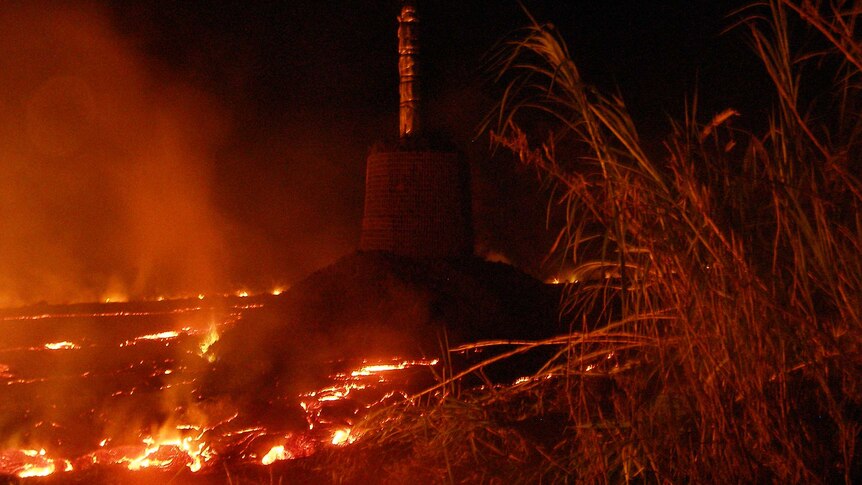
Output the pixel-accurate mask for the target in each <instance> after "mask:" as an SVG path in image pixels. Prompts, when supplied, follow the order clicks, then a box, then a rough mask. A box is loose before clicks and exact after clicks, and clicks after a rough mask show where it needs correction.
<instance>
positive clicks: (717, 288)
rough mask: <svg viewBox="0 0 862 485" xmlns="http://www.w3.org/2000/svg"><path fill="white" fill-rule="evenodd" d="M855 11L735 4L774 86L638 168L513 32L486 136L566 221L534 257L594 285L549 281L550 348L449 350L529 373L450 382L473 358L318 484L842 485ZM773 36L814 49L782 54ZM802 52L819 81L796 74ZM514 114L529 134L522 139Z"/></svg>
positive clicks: (849, 424)
mask: <svg viewBox="0 0 862 485" xmlns="http://www.w3.org/2000/svg"><path fill="white" fill-rule="evenodd" d="M860 14H862V8H860V5H859V2H846V1H841V0H834V1H833V2H831V3H827V2H820V1H810V0H769V1H768V2H764V3H762V4H757V5H754V6H752V7H751V8H749V9H746V10H744V11H741V12H739V13H738V17H739V19H740V21H739V23H738V24H737V25H736V26H735V28H740V29H746V30H747V33H748V36H749V37H750V39H751V43H752V45H753V46H754V50H755V52H756V54H757V55H758V56H759V57H760V58H761V59H762V61H763V65H764V67H765V69H766V71H767V72H768V74H769V76H770V77H771V79H772V81H773V83H774V86H775V99H776V105H775V107H774V111H773V115H772V116H771V120H770V121H769V123H768V126H765V127H764V128H763V130H762V131H761V132H756V133H752V132H742V131H739V130H736V129H734V128H733V127H732V119H733V117H734V116H735V115H736V112H735V111H734V110H732V109H728V110H727V111H725V112H723V113H721V114H719V115H718V116H715V117H714V118H712V119H711V120H708V121H704V120H702V119H701V118H700V116H699V113H698V112H697V109H696V106H692V107H691V108H690V109H689V114H688V116H686V117H685V119H683V120H679V121H677V122H675V123H674V124H673V129H672V132H671V133H670V134H669V136H668V138H667V140H666V142H665V147H666V153H665V154H664V155H663V156H661V157H654V156H651V155H649V154H648V153H647V152H646V151H645V150H644V148H643V144H642V143H641V140H640V139H639V137H638V133H637V130H636V126H635V123H634V122H633V121H632V119H631V117H630V116H629V114H628V113H627V110H626V107H625V105H624V103H623V101H622V99H621V98H620V97H617V96H608V95H605V94H603V93H600V92H598V91H597V90H595V89H593V88H591V87H590V86H588V85H586V84H585V83H584V82H583V80H582V78H581V76H580V74H579V72H578V69H577V67H576V66H575V65H574V63H573V62H572V60H571V57H570V56H569V53H568V52H567V49H566V46H565V44H564V42H563V41H562V39H561V38H560V37H559V36H558V34H557V33H556V32H555V31H554V29H553V27H551V26H549V25H540V24H539V23H538V22H536V21H535V20H533V22H532V25H531V26H530V27H529V28H527V29H526V31H525V33H524V35H523V37H522V38H520V39H518V40H515V41H512V42H510V43H508V44H507V46H506V48H505V49H504V50H503V51H502V52H501V54H500V56H499V57H498V58H497V61H499V65H500V67H501V72H502V73H504V74H501V75H504V76H506V78H507V79H510V82H509V84H508V88H507V89H506V92H505V97H504V99H503V100H502V102H501V104H500V111H499V116H497V115H495V116H494V119H495V120H496V122H497V128H496V130H495V132H496V134H494V135H492V136H493V137H494V139H495V140H496V141H497V142H499V143H500V144H501V145H502V146H504V147H506V148H508V149H510V150H511V151H512V152H514V153H515V154H517V155H518V156H519V157H520V158H521V160H522V161H523V162H524V163H526V164H529V165H531V166H533V167H535V168H536V169H537V170H538V172H539V173H540V174H541V175H542V176H543V177H544V178H545V180H547V182H548V184H549V186H550V187H551V189H552V192H553V196H552V197H553V200H554V201H558V202H559V203H560V207H561V208H562V209H563V210H564V211H565V214H566V223H565V225H564V227H562V229H561V231H560V236H559V242H558V246H557V248H556V250H557V251H559V252H560V254H563V255H565V257H566V258H568V259H569V260H570V261H572V262H573V263H574V264H576V265H577V266H578V267H579V274H581V275H593V276H594V277H592V278H586V279H585V280H583V281H581V282H580V283H577V284H571V285H569V286H568V291H567V292H566V296H565V297H564V299H563V305H562V307H563V308H562V316H563V321H564V322H566V323H568V324H569V326H570V331H569V332H567V333H565V334H564V335H561V336H559V337H556V338H552V339H548V340H545V341H539V342H521V343H514V344H511V343H510V344H508V345H505V346H504V345H503V344H501V343H487V344H482V343H478V344H475V345H473V346H472V347H473V348H478V347H482V346H485V345H487V346H489V347H494V348H501V349H503V350H501V351H500V352H501V353H498V354H497V356H496V357H494V358H493V359H490V360H494V361H495V362H499V361H500V360H504V359H506V358H507V356H509V355H516V354H523V353H528V352H532V351H533V350H535V349H539V348H541V349H546V350H547V349H552V350H553V352H552V357H551V358H549V359H547V360H546V362H544V365H542V366H541V369H540V370H538V371H537V372H535V373H534V374H533V375H532V377H531V378H529V379H522V380H519V381H517V382H516V383H514V384H511V385H492V384H491V383H490V382H489V383H487V385H486V386H484V387H481V388H472V389H471V390H463V389H462V388H461V383H462V381H461V379H462V378H463V377H465V376H466V375H468V374H470V375H474V374H476V373H477V372H481V371H482V369H483V367H484V366H485V365H491V363H490V360H489V361H486V362H484V363H481V364H479V365H477V366H475V367H473V368H471V369H468V370H467V371H465V372H462V373H458V374H456V375H445V376H441V380H440V385H439V386H438V387H436V388H434V389H430V390H428V391H427V392H426V393H424V394H422V395H419V396H415V397H414V399H412V400H410V401H407V402H405V403H402V404H400V405H398V406H395V407H393V408H387V409H385V410H382V411H380V412H378V413H376V414H374V415H372V416H370V417H368V418H367V419H366V420H365V421H364V422H363V423H362V430H363V432H364V433H365V438H364V439H362V440H360V441H359V442H357V443H356V444H355V445H354V446H355V447H356V449H355V453H351V455H352V456H353V457H354V458H353V460H355V461H351V460H346V461H344V463H343V467H342V469H341V470H339V471H338V472H337V474H338V475H337V476H338V477H339V478H340V479H343V480H346V481H352V480H359V479H362V478H363V477H364V478H373V479H374V481H381V480H383V481H387V480H388V481H391V482H399V481H400V480H401V479H402V478H404V477H413V478H414V479H417V477H423V478H425V479H428V480H433V481H445V482H494V481H495V480H496V481H497V482H500V481H501V480H505V481H506V482H507V483H508V482H539V481H541V482H551V483H553V482H568V481H576V482H581V481H586V482H613V483H617V482H630V481H634V482H646V483H676V482H712V483H736V482H780V483H798V482H806V483H826V482H829V483H832V482H836V481H839V482H840V481H844V482H846V483H851V482H854V481H855V482H857V483H858V482H859V481H860V480H862V456H860V453H862V443H860V438H862V435H860V432H862V380H860V376H862V354H860V352H862V314H860V312H862V257H860V254H862V212H860V205H862V184H860V180H859V178H858V177H859V174H860V163H862V143H860V142H862V117H860V115H862V111H860V108H862V97H860V96H859V89H860V87H862V41H860V40H859V39H860V36H859V35H858V32H859V26H858V22H859V21H860V20H862V19H860ZM792 32H799V33H803V34H804V35H808V36H809V37H810V39H814V40H813V41H811V42H809V45H814V46H816V47H815V50H813V51H810V52H796V51H794V50H793V49H792V47H791V46H793V45H795V43H794V42H793V40H792V39H791V33H792ZM813 62H816V63H818V66H819V67H820V69H821V70H822V69H826V68H829V69H831V70H832V72H833V74H834V77H833V79H832V83H831V84H830V85H829V86H828V87H827V88H828V89H820V88H821V87H822V86H820V85H815V86H813V87H812V86H811V85H808V84H806V82H807V77H806V75H807V73H809V72H810V71H808V70H806V69H805V66H806V65H807V64H810V63H813ZM805 93H813V95H811V96H808V95H806V94H805ZM537 113H539V114H541V115H542V116H544V119H545V121H544V125H543V126H552V127H553V130H551V134H550V135H548V136H540V135H539V133H537V131H538V130H531V129H530V128H528V127H529V126H533V125H530V124H529V123H530V121H531V120H535V119H536V114H537ZM596 275H598V277H595V276H596ZM453 350H464V349H453ZM365 460H371V463H372V464H374V465H372V468H373V469H372V470H370V471H369V468H370V467H369V466H368V462H366V461H365ZM351 464H356V465H357V466H351ZM359 465H362V466H359ZM363 470H364V471H363Z"/></svg>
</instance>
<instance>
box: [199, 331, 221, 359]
mask: <svg viewBox="0 0 862 485" xmlns="http://www.w3.org/2000/svg"><path fill="white" fill-rule="evenodd" d="M218 339H219V334H218V329H217V328H216V326H215V325H212V326H210V329H209V332H207V334H206V336H205V337H204V339H203V341H202V342H201V343H200V344H199V345H198V348H200V349H201V353H200V354H199V355H200V356H201V357H206V359H207V360H208V361H210V363H212V362H215V355H214V354H209V353H208V352H209V349H210V347H212V345H213V344H214V343H216V342H218Z"/></svg>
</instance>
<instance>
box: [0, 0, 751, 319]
mask: <svg viewBox="0 0 862 485" xmlns="http://www.w3.org/2000/svg"><path fill="white" fill-rule="evenodd" d="M213 4H214V2H186V1H183V2H177V1H161V0H122V1H120V0H113V1H112V0H104V1H94V2H87V3H81V4H76V5H73V6H62V7H59V6H56V5H55V4H53V3H46V4H44V5H39V6H38V8H37V7H34V6H33V5H26V6H22V5H18V4H13V5H9V4H4V6H3V7H0V8H2V9H3V10H4V12H3V13H5V14H7V15H5V17H6V18H7V19H15V21H14V22H13V21H12V20H8V21H7V25H13V26H14V28H12V29H6V30H7V34H6V35H5V37H4V38H2V39H0V41H2V42H3V43H5V44H6V46H5V51H6V52H5V54H7V55H6V59H7V60H5V61H3V62H4V63H6V65H0V70H12V71H16V72H17V73H16V74H14V75H13V74H9V75H8V76H13V78H12V79H11V80H7V81H9V82H7V85H10V86H12V89H11V90H10V93H8V94H6V95H5V98H4V99H5V103H6V105H7V107H9V106H11V107H13V108H14V107H15V106H20V109H21V113H24V114H22V116H24V117H25V118H27V117H29V118H27V119H28V120H29V119H31V118H32V119H34V120H36V121H29V122H28V123H30V124H28V125H27V126H28V127H26V128H22V130H24V131H26V132H27V133H29V135H27V136H28V137H29V139H30V140H31V141H32V140H36V141H33V143H34V144H38V143H37V142H39V143H41V145H39V147H42V148H39V147H37V148H33V147H29V148H28V147H25V146H22V147H19V149H18V148H16V149H15V150H12V149H10V150H11V151H9V153H11V154H12V155H11V156H8V157H7V159H8V160H13V161H14V162H13V161H7V162H6V163H7V172H10V171H11V172H13V173H14V172H15V170H18V171H19V172H20V171H23V172H27V170H30V169H29V168H26V169H25V168H21V167H31V166H32V165H33V164H32V163H31V161H30V160H31V158H32V157H34V156H36V157H42V158H44V159H45V160H48V159H50V160H49V161H46V162H44V163H45V164H47V165H46V166H47V167H48V168H50V170H48V172H47V173H49V175H50V174H54V172H57V175H56V178H57V180H56V181H55V182H48V183H36V182H34V181H33V180H30V179H38V177H39V176H41V175H43V174H45V173H46V171H45V169H44V167H43V168H42V169H40V170H39V171H38V172H34V173H25V174H24V175H26V176H27V177H29V178H28V180H30V182H28V183H32V184H34V185H33V186H32V187H31V189H32V190H31V191H36V192H37V193H38V192H40V191H44V192H46V193H50V194H53V195H52V196H51V197H56V193H57V191H56V190H51V187H52V185H51V184H52V183H56V184H58V186H62V187H63V188H64V189H63V191H62V193H63V200H62V201H58V200H53V201H52V200H51V197H49V196H48V195H46V196H45V197H42V198H45V199H48V202H40V201H39V200H36V199H40V198H39V197H35V198H34V201H32V203H28V204H26V207H23V208H22V211H23V212H22V213H26V214H32V215H33V217H29V216H28V217H24V216H20V217H10V216H7V217H6V219H5V220H0V225H2V226H3V227H2V228H3V229H5V230H7V233H8V232H9V230H10V229H11V234H12V238H10V239H9V241H11V242H8V243H6V246H4V247H3V248H0V249H4V250H5V251H6V254H7V255H11V256H7V261H5V262H4V261H0V304H2V303H6V304H11V303H15V302H22V301H23V302H27V301H34V300H39V299H47V300H49V301H57V300H60V301H66V300H74V299H80V298H88V297H92V296H97V297H102V296H104V295H105V294H107V293H106V292H110V291H109V290H110V289H111V288H114V289H115V290H116V292H118V293H125V294H131V295H135V296H153V294H155V293H160V292H167V293H177V292H184V291H185V292H196V291H198V289H201V290H210V289H218V288H237V287H240V286H248V287H250V288H251V289H257V290H262V289H266V288H267V287H270V286H273V285H280V284H290V283H291V282H293V281H295V280H296V279H297V278H300V277H302V276H303V275H305V274H307V273H308V272H310V271H313V270H314V269H317V268H319V267H321V266H323V265H325V264H327V263H329V262H331V261H333V260H334V259H336V258H337V257H339V256H341V255H344V254H347V253H348V252H350V251H352V250H353V249H354V248H355V247H356V246H357V243H358V238H359V226H360V221H361V215H362V200H363V199H362V198H363V190H364V187H363V183H364V181H363V178H364V162H365V156H366V155H367V151H368V148H369V147H370V146H371V145H373V144H374V143H375V142H377V141H381V140H384V139H391V138H393V137H394V136H395V135H396V133H397V103H398V100H397V81H398V80H397V69H396V59H397V54H396V20H395V19H396V16H397V13H398V10H399V2H398V1H397V0H367V1H365V0H363V1H354V2H345V1H325V0H317V1H303V2H297V1H283V2H217V4H218V6H213ZM524 4H525V5H526V7H527V8H528V9H529V10H530V11H531V12H532V14H533V15H534V16H535V17H536V18H537V19H538V20H539V21H550V22H553V23H554V24H555V25H556V26H557V28H558V29H559V30H560V31H561V33H562V34H563V36H564V38H565V39H566V40H567V41H568V44H569V47H570V50H571V52H572V55H573V57H574V59H575V61H576V62H577V63H578V65H579V67H580V69H581V72H582V74H583V75H584V77H585V78H586V80H587V81H588V82H591V83H593V84H595V85H597V86H599V87H600V88H602V89H604V90H606V91H615V90H619V92H621V93H622V95H623V97H624V98H625V100H626V102H627V104H628V105H629V106H630V108H631V110H632V112H633V114H634V116H635V118H636V120H638V121H639V122H640V123H641V127H642V134H643V135H644V138H645V139H648V140H649V142H648V143H649V144H651V145H652V146H654V147H660V138H661V136H662V135H663V133H664V132H665V130H666V127H667V126H666V119H667V117H668V115H674V116H676V115H678V114H680V113H681V112H682V110H683V106H684V101H685V99H686V96H687V95H688V97H689V99H690V98H691V95H692V94H693V93H694V91H695V89H696V88H697V90H698V91H699V96H700V99H701V101H702V107H701V111H702V112H703V113H704V115H703V116H704V117H705V118H706V117H708V116H711V115H712V114H714V113H717V112H719V111H721V110H723V109H724V108H726V107H735V108H737V109H740V110H742V112H743V120H745V119H749V120H756V119H758V118H759V117H762V116H763V112H764V111H763V107H764V106H766V105H767V104H766V103H764V102H763V101H764V100H762V99H760V93H761V92H762V91H763V89H764V87H765V82H764V79H763V77H762V73H761V71H760V70H759V69H758V67H757V64H756V62H755V61H754V58H753V56H752V55H751V54H750V52H749V49H748V47H747V46H746V44H745V41H744V38H743V37H742V36H741V34H742V32H741V31H735V32H732V33H730V34H727V35H721V31H722V29H723V28H725V27H726V26H727V25H728V24H729V23H730V21H729V20H728V19H727V18H725V16H726V14H728V13H729V12H730V11H732V10H733V8H735V7H738V6H739V5H740V4H741V2H738V1H731V2H724V1H722V2H716V1H699V0H692V1H662V2H658V1H656V2H651V1H622V0H606V1H571V2H568V1H550V0H525V1H524ZM419 6H420V15H421V16H422V20H423V39H422V42H423V57H424V59H423V61H424V64H423V69H424V71H425V77H424V79H423V82H424V85H423V95H424V97H425V98H426V100H427V105H426V106H427V109H428V111H429V113H430V115H431V120H429V124H431V125H433V127H434V128H435V129H436V130H438V131H442V132H446V133H449V134H450V135H451V137H452V138H453V139H454V140H455V142H456V144H457V145H458V146H459V147H460V148H461V149H462V150H464V151H465V153H467V154H468V157H469V160H470V163H471V169H472V173H473V179H474V192H475V194H474V196H475V201H474V210H475V219H476V233H477V250H478V252H479V253H480V254H494V255H498V256H499V255H501V256H503V257H505V258H507V259H509V260H511V261H513V262H514V263H516V264H517V265H519V266H521V267H523V268H524V269H526V270H528V271H530V272H533V273H534V274H542V273H548V272H549V271H552V269H549V268H542V267H541V257H542V255H543V252H544V251H545V248H546V247H547V244H548V242H549V241H548V240H549V236H548V234H547V233H546V232H545V231H544V227H543V226H544V215H543V212H544V208H545V204H546V202H545V196H544V195H542V194H539V193H538V192H537V190H536V189H537V187H538V186H537V184H536V181H535V176H534V174H533V173H532V172H531V171H529V170H525V169H524V168H523V167H518V166H517V165H516V164H515V162H514V161H512V160H511V159H510V158H509V157H506V156H505V155H502V154H501V155H497V156H495V157H493V158H491V157H489V156H488V154H487V145H488V140H487V136H482V137H480V138H479V139H478V141H476V142H471V141H470V140H471V138H472V136H473V135H474V129H475V127H476V125H477V124H478V122H479V120H480V119H481V118H482V116H483V115H485V114H486V113H487V111H488V110H489V109H490V107H491V104H492V103H493V100H494V99H495V97H496V96H498V95H499V93H500V87H495V86H491V85H489V84H488V83H487V81H488V78H489V75H488V73H487V72H485V71H483V69H482V66H483V56H484V55H485V54H487V53H488V51H489V50H490V49H491V47H492V46H493V45H494V44H495V42H497V41H499V40H500V39H502V38H504V37H505V36H507V35H509V34H511V33H512V32H513V31H515V30H516V29H518V28H520V27H523V26H524V25H526V23H527V18H526V16H525V15H524V13H523V12H522V10H521V8H520V7H519V6H518V4H517V3H516V2H515V1H514V0H512V1H509V0H497V1H472V0H460V1H455V0H425V1H424V2H420V5H419ZM34 37H35V38H36V39H43V40H44V42H43V41H42V40H33V39H34ZM20 45H24V46H25V47H24V48H22V47H20ZM92 46H95V47H92ZM0 54H4V53H2V52H0ZM105 66H108V67H105ZM58 78H59V79H61V80H66V81H63V82H61V83H60V84H59V85H58V86H60V87H59V88H56V87H55V88H50V86H54V85H55V84H56V82H55V81H54V80H56V79H58ZM69 79H72V80H73V81H68V80H69ZM2 80H3V79H0V81H2ZM67 81H68V82H67ZM10 83H11V84H10ZM52 83H54V84H52ZM63 83H66V84H63ZM68 83H72V84H74V86H78V87H77V88H75V89H79V91H80V93H82V94H80V95H75V96H73V97H72V98H73V99H71V100H70V99H66V98H63V96H60V95H58V94H56V93H55V91H57V92H63V93H69V92H75V93H77V92H79V91H74V90H71V91H70V88H68V86H67V84H68ZM103 83H104V86H102V84H103ZM45 85H48V86H49V88H44V89H47V90H48V91H47V92H48V93H49V94H44V93H43V91H44V89H43V90H42V91H39V89H41V88H40V86H45ZM51 89H54V91H51ZM51 93H54V94H51ZM91 93H96V94H91ZM103 93H108V94H103ZM99 96H102V97H101V98H100V97H99ZM60 98H63V99H60ZM46 99H47V101H46ZM34 100H35V101H34ZM94 100H95V101H94ZM0 101H2V100H0ZM39 103H41V104H39ZM94 103H95V104H94ZM33 106H38V107H39V108H38V110H37V109H36V108H33ZM69 106H71V108H69ZM81 106H85V108H81ZM93 106H95V107H93ZM106 106H110V107H111V108H110V109H108V108H106ZM34 110H35V111H34ZM40 110H41V111H40ZM57 110H59V112H62V113H66V114H63V115H62V116H60V117H59V118H58V117H57V116H55V113H56V112H58V111H57ZM64 110H65V111H64ZM81 110H83V112H84V114H83V115H82V114H81V113H80V112H79V111H81ZM10 112H11V111H10ZM33 112H35V113H37V114H36V115H32V114H31V113H33ZM70 113H71V114H70ZM37 115H38V116H37ZM8 116H12V115H11V114H9V115H8ZM34 116H35V118H34ZM82 117H83V118H82ZM79 118H82V119H84V120H85V121H86V123H84V125H83V126H87V127H88V128H87V129H88V130H89V131H88V132H87V133H88V134H87V137H91V138H92V142H87V143H86V144H84V145H83V146H84V147H85V148H81V147H80V146H79V145H80V144H78V143H77V142H76V144H74V147H72V145H70V144H69V143H70V142H66V141H63V140H70V139H74V140H81V139H83V140H90V139H91V138H87V137H82V135H81V133H80V130H81V129H82V128H80V126H82V123H81V121H80V119H79ZM57 119H59V120H60V121H57ZM47 120H50V121H47ZM93 120H95V121H93ZM30 125H33V126H37V127H38V128H33V127H32V126H30ZM91 125H92V126H91ZM45 126H48V128H44V127H45ZM165 126H170V127H171V128H170V130H167V129H166V128H164V127H165ZM106 127H107V128H106ZM106 130H107V131H111V130H116V132H115V133H114V132H113V131H111V132H112V133H113V134H111V135H110V136H108V135H104V136H106V137H107V138H104V136H103V133H104V132H105V131H106ZM166 130H167V131H166ZM32 133H36V134H37V135H38V137H36V135H33V134H32ZM165 133H170V135H165ZM8 136H9V137H10V139H12V138H13V137H14V136H15V133H14V132H10V133H9V134H8ZM34 137H36V138H34ZM46 140H47V141H46ZM57 140H61V141H63V142H62V143H61V142H59V141H57ZM0 141H2V140H0ZM45 143H49V144H50V143H55V144H57V146H59V147H60V148H59V149H58V150H54V151H51V152H50V153H48V152H46V150H45V149H44V146H45ZM64 143H65V144H64ZM81 143H83V142H81ZM16 146H17V145H16ZM51 146H53V145H51ZM70 147H71V148H70ZM108 154H110V155H111V156H110V157H109V156H108ZM124 154H125V155H124ZM156 156H158V157H161V158H160V159H159V160H160V161H159V162H152V163H151V164H150V165H148V163H150V162H147V160H152V157H156ZM46 157H47V158H46ZM51 157H53V158H51ZM88 157H91V158H93V159H98V160H100V162H91V161H88V160H89V158H88ZM128 159H134V160H139V163H136V164H132V165H134V166H132V165H129V166H126V165H125V164H129V163H130V162H128V161H127V160H128ZM165 160H167V161H165ZM16 167H18V169H16ZM57 167H66V168H64V169H58V168H57ZM69 167H74V168H69ZM64 170H66V171H68V172H73V173H74V174H75V175H74V176H75V177H77V178H82V179H83V181H80V184H81V187H80V190H71V189H68V187H69V184H68V183H66V182H65V181H66V180H67V179H66V178H64V177H71V176H72V175H70V174H63V173H61V172H63V171H64ZM90 171H92V175H91V176H84V175H81V174H82V173H84V174H86V173H89V172H90ZM105 173H109V175H107V176H105ZM173 173H177V174H178V175H177V176H171V174H173ZM19 185H20V184H19ZM46 187H47V188H46ZM118 193H120V194H121V195H117V194H118ZM129 193H133V194H135V195H128V194H129ZM0 195H4V194H3V193H0ZM186 196H189V198H188V199H187V200H186ZM5 197H7V198H9V199H10V200H13V199H15V198H16V197H21V195H20V193H19V192H16V191H15V190H12V189H9V190H7V191H6V192H5ZM147 201H154V205H153V206H150V205H148V202H147ZM46 204H47V205H50V206H51V207H50V208H48V209H46V210H45V211H42V210H41V208H43V207H45V205H46ZM55 206H56V207H55ZM62 207H66V208H65V209H62ZM69 207H80V210H71V209H68V208H69ZM168 207H178V208H177V210H176V214H174V213H173V212H174V211H172V210H171V209H168ZM183 207H184V208H185V209H182V208H183ZM99 209H102V210H105V211H106V212H107V213H108V214H113V213H116V214H115V217H116V220H115V221H113V222H110V221H108V222H101V220H102V219H101V217H99V216H97V215H96V213H97V211H98V210H99ZM169 212H170V213H171V215H170V217H167V216H166V215H165V214H166V213H169ZM162 217H167V222H166V223H164V224H163V223H161V222H160V218H162ZM23 220H27V221H33V220H36V221H37V222H32V223H28V224H31V225H33V227H32V228H29V229H27V230H23V229H21V227H22V221H23ZM141 221H144V222H141ZM27 227H29V226H27ZM165 228H168V229H165ZM121 232H122V233H124V234H126V235H125V236H123V237H121V238H119V239H118V236H117V234H118V233H121ZM58 234H61V236H57V235H58ZM128 234H132V235H131V236H130V235H128ZM45 238H49V239H50V238H53V239H56V240H57V241H59V242H57V243H56V244H47V243H46V244H45V246H44V247H40V246H39V245H38V244H37V245H36V246H35V249H33V243H32V241H33V240H34V239H39V240H43V239H45ZM198 238H199V239H200V243H201V244H200V247H201V248H202V251H201V252H195V251H194V250H193V249H190V248H189V247H188V246H190V245H194V244H197V239H198ZM118 241H119V242H118ZM142 241H143V242H142ZM22 245H24V246H28V249H26V250H24V249H21V246H22ZM51 258H55V259H51ZM13 260H14V261H13ZM141 261H144V262H143V263H142V262H141ZM177 268H180V269H177ZM24 274H26V275H27V276H26V279H27V282H26V283H25V282H22V279H25V277H24V276H22V275H24ZM59 282H63V283H59ZM75 288H87V291H81V292H77V293H76V291H75ZM111 291H113V290H111Z"/></svg>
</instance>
